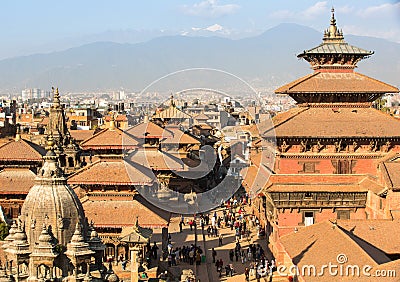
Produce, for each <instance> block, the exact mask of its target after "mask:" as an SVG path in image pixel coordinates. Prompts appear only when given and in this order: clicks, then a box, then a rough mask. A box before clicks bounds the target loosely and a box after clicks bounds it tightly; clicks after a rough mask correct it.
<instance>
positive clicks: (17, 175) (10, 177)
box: [0, 168, 36, 194]
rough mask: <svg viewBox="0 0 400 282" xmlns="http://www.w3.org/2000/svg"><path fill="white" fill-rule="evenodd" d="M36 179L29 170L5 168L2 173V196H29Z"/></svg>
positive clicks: (0, 186) (0, 184)
mask: <svg viewBox="0 0 400 282" xmlns="http://www.w3.org/2000/svg"><path fill="white" fill-rule="evenodd" d="M35 178H36V175H35V174H34V173H33V172H32V171H31V170H29V169H27V168H5V169H3V170H2V171H1V172H0V194H28V192H29V190H30V189H31V187H32V186H33V185H34V184H35Z"/></svg>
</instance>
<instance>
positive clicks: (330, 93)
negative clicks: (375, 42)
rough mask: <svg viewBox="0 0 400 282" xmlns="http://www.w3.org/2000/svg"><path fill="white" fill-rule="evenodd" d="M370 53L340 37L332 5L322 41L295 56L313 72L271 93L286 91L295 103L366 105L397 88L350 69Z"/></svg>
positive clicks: (394, 91)
mask: <svg viewBox="0 0 400 282" xmlns="http://www.w3.org/2000/svg"><path fill="white" fill-rule="evenodd" d="M373 53H374V52H372V51H366V50H364V49H361V48H359V47H355V46H352V45H350V44H348V43H346V42H345V41H344V37H343V33H342V31H339V29H338V28H337V26H336V19H335V15H334V10H333V9H332V18H331V23H330V26H329V28H328V29H327V30H326V31H325V33H324V37H323V42H322V43H321V44H320V45H319V46H317V47H314V48H312V49H310V50H307V51H303V53H301V54H299V55H298V56H297V57H298V58H303V59H305V60H306V61H307V62H309V63H310V65H311V68H312V69H313V70H314V73H312V74H309V75H306V76H304V77H301V78H299V79H297V80H295V81H293V82H290V83H288V84H286V85H284V86H282V87H280V88H278V89H276V90H275V93H277V94H287V95H289V96H290V97H292V98H293V99H294V100H296V102H297V103H298V104H315V103H317V104H319V105H318V106H319V107H321V106H328V107H330V106H331V105H329V104H330V103H339V104H343V103H357V104H358V105H357V106H363V105H361V104H360V103H367V104H366V105H364V106H367V107H368V106H369V103H371V102H373V101H375V100H376V99H377V98H379V97H381V96H382V95H383V94H385V93H398V92H399V90H398V89H397V88H396V87H393V86H391V85H389V84H386V83H384V82H382V81H379V80H376V79H373V78H370V77H368V76H366V75H363V74H359V73H357V72H354V69H355V68H356V67H357V63H358V62H359V61H360V60H362V59H365V58H368V57H369V56H371V55H372V54H373ZM309 106H312V105H309ZM346 106H353V105H348V104H347V105H346Z"/></svg>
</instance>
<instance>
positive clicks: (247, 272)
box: [244, 267, 250, 281]
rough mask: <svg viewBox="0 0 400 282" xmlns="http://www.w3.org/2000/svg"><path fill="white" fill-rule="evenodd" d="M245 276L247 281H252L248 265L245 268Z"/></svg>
mask: <svg viewBox="0 0 400 282" xmlns="http://www.w3.org/2000/svg"><path fill="white" fill-rule="evenodd" d="M244 277H245V279H246V281H250V279H249V278H250V270H249V268H248V267H246V268H245V269H244Z"/></svg>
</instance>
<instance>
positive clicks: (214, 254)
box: [211, 248, 217, 263]
mask: <svg viewBox="0 0 400 282" xmlns="http://www.w3.org/2000/svg"><path fill="white" fill-rule="evenodd" d="M211 255H212V259H213V263H215V257H216V256H217V251H216V250H215V249H214V248H212V249H211Z"/></svg>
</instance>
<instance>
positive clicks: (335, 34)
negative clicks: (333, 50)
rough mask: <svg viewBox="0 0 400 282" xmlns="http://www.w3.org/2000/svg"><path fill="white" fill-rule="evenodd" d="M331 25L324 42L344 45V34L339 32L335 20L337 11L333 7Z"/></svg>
mask: <svg viewBox="0 0 400 282" xmlns="http://www.w3.org/2000/svg"><path fill="white" fill-rule="evenodd" d="M331 13H332V16H331V24H330V26H329V28H328V29H327V30H325V32H324V38H323V40H324V42H327V41H328V42H335V43H344V37H343V32H341V31H339V29H338V28H337V26H336V19H335V9H334V8H333V7H332V9H331Z"/></svg>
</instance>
